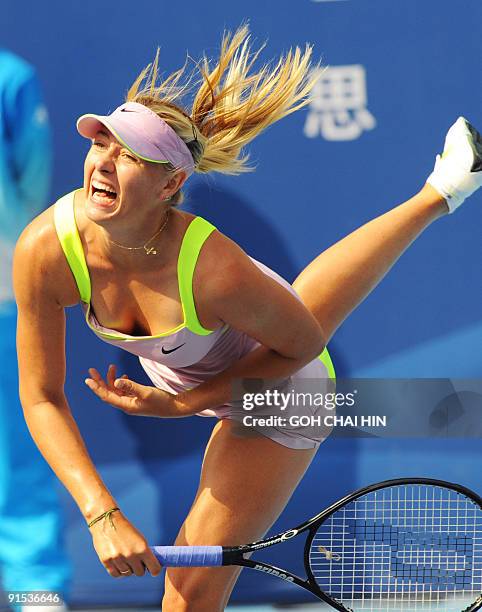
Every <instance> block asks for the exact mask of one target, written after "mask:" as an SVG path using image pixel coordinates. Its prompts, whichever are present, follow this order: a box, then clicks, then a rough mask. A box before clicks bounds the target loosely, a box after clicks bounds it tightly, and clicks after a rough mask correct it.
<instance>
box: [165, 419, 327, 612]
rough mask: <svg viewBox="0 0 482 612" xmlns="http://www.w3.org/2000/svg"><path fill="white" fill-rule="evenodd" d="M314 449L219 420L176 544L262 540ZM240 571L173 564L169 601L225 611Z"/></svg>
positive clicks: (239, 542) (170, 573)
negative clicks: (250, 432)
mask: <svg viewBox="0 0 482 612" xmlns="http://www.w3.org/2000/svg"><path fill="white" fill-rule="evenodd" d="M315 452H316V451H315V450H314V449H310V450H294V449H290V448H287V447H285V446H282V445H280V444H278V443H277V442H273V441H272V440H270V439H269V438H266V437H265V436H262V435H260V434H255V435H253V436H246V430H245V429H244V428H241V426H239V425H237V424H236V423H235V422H233V421H229V420H223V421H220V422H219V423H218V424H217V425H216V427H215V428H214V430H213V433H212V436H211V439H210V441H209V443H208V446H207V449H206V453H205V457H204V461H203V466H202V471H201V479H200V483H199V488H198V492H197V494H196V498H195V501H194V503H193V506H192V508H191V510H190V512H189V514H188V516H187V518H186V520H185V522H184V524H183V526H182V528H181V530H180V532H179V535H178V537H177V540H176V543H177V544H178V545H201V544H215V545H236V544H243V543H247V542H250V541H253V540H257V539H260V538H262V537H263V535H264V534H265V533H266V531H267V530H268V529H269V527H270V526H271V525H272V524H273V522H274V521H275V520H276V518H277V517H278V516H279V515H280V513H281V511H282V510H283V508H284V507H285V505H286V503H287V501H288V500H289V498H290V496H291V494H292V492H293V490H294V489H295V488H296V485H297V484H298V482H299V481H300V479H301V478H302V476H303V474H304V472H305V471H306V469H307V467H308V466H309V464H310V462H311V460H312V458H313V456H314V454H315ZM238 573H239V569H238V568H231V567H225V568H212V569H207V568H191V569H189V568H186V569H184V568H176V569H172V568H171V569H169V570H168V572H167V574H166V595H165V597H166V604H165V605H167V601H171V606H172V607H173V609H175V608H176V607H177V609H179V610H182V609H183V608H182V605H179V607H178V606H176V605H175V603H174V602H175V601H176V600H177V599H179V600H184V601H187V602H190V603H191V600H192V603H194V602H197V605H199V606H200V607H199V609H200V610H201V609H202V605H205V606H208V605H210V606H211V609H212V610H213V611H214V610H218V609H219V610H222V609H223V606H224V605H225V604H226V602H227V599H228V598H229V594H230V592H231V589H232V587H233V585H234V582H235V580H236V578H237V575H238ZM202 602H203V603H202ZM167 609H169V608H167ZM185 609H186V610H187V609H188V608H187V607H186V608H185ZM189 609H191V608H189ZM192 609H193V610H194V609H196V608H192ZM205 609H208V608H207V607H206V608H205Z"/></svg>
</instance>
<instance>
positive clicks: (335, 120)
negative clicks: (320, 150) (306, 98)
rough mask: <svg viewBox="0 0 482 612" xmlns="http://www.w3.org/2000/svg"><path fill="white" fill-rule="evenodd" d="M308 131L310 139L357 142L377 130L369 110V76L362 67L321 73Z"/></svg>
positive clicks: (312, 103) (310, 107) (330, 69)
mask: <svg viewBox="0 0 482 612" xmlns="http://www.w3.org/2000/svg"><path fill="white" fill-rule="evenodd" d="M318 71H319V73H320V76H319V79H318V82H317V83H316V85H315V87H314V88H313V90H312V94H311V102H310V105H309V107H308V109H309V110H308V115H307V117H306V123H305V127H304V132H305V135H306V136H308V138H316V137H317V136H323V138H325V139H326V140H356V139H357V138H359V137H360V136H361V135H362V133H363V131H364V130H372V129H373V128H374V127H375V126H376V120H375V117H374V116H373V115H372V114H371V113H370V111H369V110H368V109H367V108H366V107H367V89H366V72H365V68H364V67H363V66H361V65H360V64H353V65H351V66H330V67H328V68H325V69H318Z"/></svg>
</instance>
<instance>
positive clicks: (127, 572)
mask: <svg viewBox="0 0 482 612" xmlns="http://www.w3.org/2000/svg"><path fill="white" fill-rule="evenodd" d="M116 568H117V571H118V572H119V574H120V577H121V578H127V576H132V573H133V571H132V568H131V567H130V565H129V563H128V561H127V559H126V560H125V561H121V560H117V562H116Z"/></svg>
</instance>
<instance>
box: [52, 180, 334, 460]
mask: <svg viewBox="0 0 482 612" xmlns="http://www.w3.org/2000/svg"><path fill="white" fill-rule="evenodd" d="M74 193H75V192H72V193H69V194H67V195H65V196H64V197H62V198H60V199H59V200H58V201H57V202H56V204H55V207H54V221H55V228H56V232H57V236H58V238H59V241H60V244H61V246H62V249H63V252H64V254H65V257H66V259H67V262H68V264H69V267H70V269H71V271H72V274H73V276H74V279H75V281H76V284H77V287H78V289H79V293H80V298H81V306H82V309H83V311H84V314H85V319H86V322H87V325H88V326H89V327H90V329H91V330H92V331H93V332H94V333H95V334H96V335H97V336H98V337H99V338H100V339H101V340H103V341H104V342H107V343H108V344H112V345H114V346H117V347H119V348H121V349H124V350H126V351H128V352H130V353H133V354H134V355H137V356H138V357H139V361H140V363H141V365H142V367H143V369H144V370H145V372H146V373H147V375H148V376H149V378H150V380H151V381H152V383H153V384H154V385H155V386H156V387H158V388H159V389H162V390H164V391H167V392H169V393H174V394H177V393H179V392H181V391H185V390H187V389H192V388H194V387H196V386H197V385H199V384H201V383H202V382H204V381H206V380H208V379H209V378H211V377H212V376H215V375H216V374H218V373H219V372H222V371H224V370H226V369H227V368H228V367H229V366H230V365H231V364H232V363H234V362H235V361H238V360H239V359H240V358H241V357H243V356H244V355H246V354H247V353H249V352H250V351H252V350H253V349H255V348H256V347H258V346H259V343H258V342H257V341H256V340H254V339H253V338H250V337H249V336H247V335H246V334H244V333H242V332H240V331H238V330H236V329H234V328H232V327H230V326H229V325H224V326H223V327H221V328H219V329H216V330H214V331H212V330H208V329H205V328H204V327H203V326H202V325H201V323H200V321H199V319H198V317H197V314H196V308H195V303H194V296H193V290H192V281H193V276H194V271H195V268H196V263H197V260H198V256H199V253H200V251H201V248H202V246H203V244H204V242H205V241H206V240H207V239H208V238H209V236H210V234H211V233H212V232H213V231H214V230H215V229H216V228H215V227H214V226H213V225H212V224H211V223H209V222H208V221H206V220H205V219H203V218H202V217H195V218H194V219H193V220H192V221H191V223H190V224H189V226H188V228H187V230H186V232H185V235H184V237H183V240H182V244H181V248H180V252H179V259H178V265H177V273H178V285H179V296H180V299H181V306H182V312H183V315H184V320H183V322H182V323H181V325H179V326H178V327H176V328H175V329H172V330H169V331H167V332H164V333H162V334H157V335H155V336H131V335H129V334H124V333H122V332H119V331H116V330H113V329H108V328H106V327H103V326H102V325H101V324H100V323H99V322H98V321H97V319H96V317H95V313H94V312H93V309H92V307H91V304H90V300H91V283H90V276H89V270H88V268H87V263H86V260H85V255H84V251H83V247H82V243H81V240H80V237H79V233H78V229H77V225H76V221H75V214H74ZM252 261H253V263H254V264H255V265H256V266H258V268H260V269H261V270H262V271H263V272H264V273H265V274H266V275H267V276H269V277H271V278H273V279H274V280H276V281H277V282H279V283H280V284H281V285H283V286H284V287H286V289H287V290H288V291H290V292H291V293H293V294H294V295H296V293H295V292H294V290H293V288H292V287H291V285H290V284H289V283H288V282H287V281H285V280H284V279H283V278H281V277H280V276H279V275H278V274H276V273H275V272H273V271H272V270H270V269H269V268H268V267H267V266H265V265H264V264H262V263H260V262H258V261H256V260H254V259H252ZM333 378H334V369H333V365H332V363H331V359H330V356H329V354H328V352H327V351H326V349H325V351H323V353H322V355H320V357H319V358H317V359H315V360H313V361H312V362H310V363H309V364H307V365H306V366H305V367H304V368H302V369H301V370H299V371H298V372H296V373H295V374H293V375H292V376H291V377H289V378H287V379H284V380H282V381H277V382H276V389H278V390H279V391H280V392H281V391H282V390H284V391H285V393H286V394H287V395H286V397H288V395H289V394H290V393H291V395H293V393H292V391H293V390H294V389H296V388H297V387H299V388H300V389H301V388H302V387H304V390H305V391H306V385H309V386H310V388H312V386H313V381H315V384H316V388H317V390H318V391H319V392H320V393H323V392H327V391H328V389H329V388H331V385H330V379H333ZM240 384H241V383H240ZM248 390H249V386H248V388H247V391H248ZM285 403H287V400H285ZM294 404H295V402H291V404H289V405H286V406H285V407H284V408H283V409H282V410H281V409H280V408H279V407H278V406H272V405H269V406H257V407H256V408H255V409H254V410H250V411H248V410H246V408H245V405H246V402H244V404H243V401H242V400H237V401H234V400H233V401H232V402H230V403H226V404H224V405H223V406H218V407H215V408H213V409H209V410H204V411H203V412H201V413H199V416H214V417H217V418H221V419H222V418H228V419H234V420H236V421H238V422H239V423H242V424H243V425H244V423H245V422H246V417H247V416H249V417H256V419H255V423H256V424H254V425H250V427H251V428H252V429H254V430H256V431H257V432H258V433H261V434H262V435H265V436H267V437H269V438H271V439H272V440H274V441H275V442H278V443H280V444H283V445H284V446H288V447H289V448H315V447H316V446H317V445H318V444H319V443H320V442H322V441H323V440H324V438H325V437H326V436H327V435H328V433H329V430H328V429H327V428H325V427H318V426H312V424H311V423H310V424H305V425H304V426H301V425H299V424H298V423H296V424H294V423H293V422H292V421H296V419H291V418H290V417H291V416H293V415H294V416H296V415H298V414H299V408H300V407H299V406H298V405H294ZM304 411H305V412H304V414H306V407H304ZM315 412H316V409H315V408H310V409H309V414H308V416H310V415H311V414H314V413H315ZM263 415H265V416H266V417H268V416H278V415H279V416H282V417H283V418H284V419H286V422H283V423H282V424H280V423H279V422H276V419H271V421H274V424H268V425H266V424H265V423H264V422H262V424H261V425H258V424H257V423H259V421H260V419H261V418H262V417H263ZM250 421H253V419H250ZM268 422H269V421H268Z"/></svg>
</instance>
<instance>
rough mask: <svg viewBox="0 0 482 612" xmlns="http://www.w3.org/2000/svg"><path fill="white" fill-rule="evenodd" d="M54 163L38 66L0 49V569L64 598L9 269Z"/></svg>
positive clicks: (55, 522) (8, 587) (14, 582)
mask: <svg viewBox="0 0 482 612" xmlns="http://www.w3.org/2000/svg"><path fill="white" fill-rule="evenodd" d="M51 166H52V150H51V138H50V128H49V122H48V115H47V110H46V108H45V106H44V103H43V101H42V96H41V92H40V87H39V83H38V80H37V76H36V73H35V70H34V68H33V67H32V66H31V65H29V64H28V63H27V62H25V61H24V60H22V59H20V58H19V57H17V56H15V55H13V54H12V53H10V52H9V51H6V50H3V49H0V359H1V367H0V574H1V579H2V587H3V589H4V590H5V591H7V592H9V591H39V590H44V591H45V590H48V591H56V592H59V593H60V594H61V596H62V597H65V595H66V589H67V586H68V581H69V578H70V565H69V563H68V560H67V557H66V555H65V552H64V547H63V543H62V539H61V532H62V520H61V517H60V507H59V500H58V496H57V489H56V484H55V477H54V475H53V473H52V471H51V470H50V468H49V467H48V465H47V464H46V462H45V461H44V460H43V458H42V456H41V455H40V453H39V451H38V450H37V447H36V446H35V444H34V442H33V440H32V438H31V436H30V434H29V432H28V430H27V427H26V425H25V420H24V418H23V414H22V408H21V406H20V402H19V398H18V378H17V357H16V350H15V328H16V308H15V302H14V296H13V290H12V274H11V264H12V255H13V249H14V245H15V242H16V240H17V238H18V236H19V234H20V232H21V231H22V229H23V228H24V227H25V225H27V223H28V222H29V221H30V220H31V219H32V218H33V217H35V216H36V215H38V214H39V212H41V211H42V210H43V209H44V207H45V206H46V204H47V198H48V191H49V184H50V176H51ZM17 609H18V607H17ZM20 609H21V610H22V611H23V612H24V611H27V610H30V609H32V610H36V611H37V612H41V611H42V610H44V611H46V610H50V608H49V607H47V606H36V607H32V608H30V607H29V606H23V607H22V608H20ZM51 609H52V610H55V611H56V612H60V611H61V610H62V607H59V606H56V607H55V608H54V607H52V608H51ZM64 609H65V608H64Z"/></svg>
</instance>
